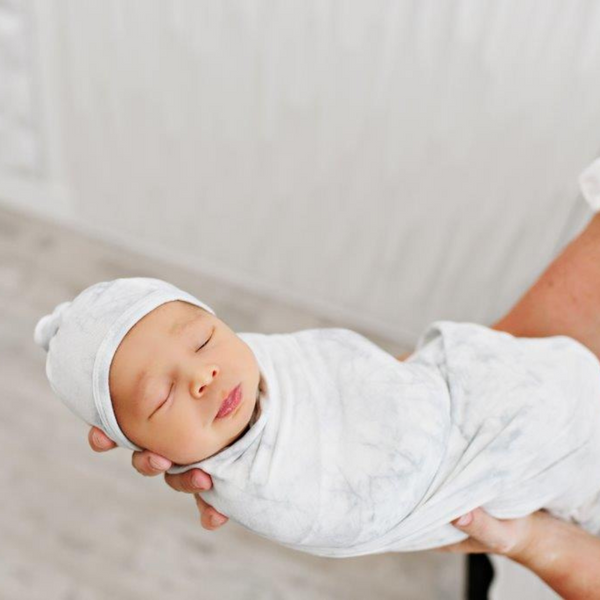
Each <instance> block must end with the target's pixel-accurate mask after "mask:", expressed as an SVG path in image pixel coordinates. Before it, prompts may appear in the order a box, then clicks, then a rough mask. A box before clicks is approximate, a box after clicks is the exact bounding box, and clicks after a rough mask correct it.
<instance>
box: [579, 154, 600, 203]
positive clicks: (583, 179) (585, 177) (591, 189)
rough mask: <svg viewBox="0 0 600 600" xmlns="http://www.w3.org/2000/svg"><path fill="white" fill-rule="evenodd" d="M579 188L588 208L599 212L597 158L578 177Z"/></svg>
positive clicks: (598, 162) (599, 172) (598, 170)
mask: <svg viewBox="0 0 600 600" xmlns="http://www.w3.org/2000/svg"><path fill="white" fill-rule="evenodd" d="M579 188H580V189H581V193H582V194H583V197H584V198H585V199H586V201H587V203H588V204H589V205H590V208H591V209H592V210H593V211H594V212H598V211H600V158H597V159H596V160H595V161H594V162H593V163H592V164H591V165H590V166H589V167H588V168H587V169H586V170H585V171H583V173H581V175H580V176H579Z"/></svg>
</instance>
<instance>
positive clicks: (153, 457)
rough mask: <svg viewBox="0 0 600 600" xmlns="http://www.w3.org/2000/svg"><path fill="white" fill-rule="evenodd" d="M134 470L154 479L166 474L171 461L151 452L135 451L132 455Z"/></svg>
mask: <svg viewBox="0 0 600 600" xmlns="http://www.w3.org/2000/svg"><path fill="white" fill-rule="evenodd" d="M131 464H132V465H133V468H134V469H135V470H136V471H137V472H138V473H141V474H142V475H146V476H148V477H154V476H155V475H160V474H161V473H164V472H165V471H166V470H167V469H168V468H169V467H170V466H171V465H172V463H171V461H170V460H169V459H167V458H165V457H164V456H160V455H159V454H154V452H150V451H149V450H140V451H135V452H133V453H132V455H131Z"/></svg>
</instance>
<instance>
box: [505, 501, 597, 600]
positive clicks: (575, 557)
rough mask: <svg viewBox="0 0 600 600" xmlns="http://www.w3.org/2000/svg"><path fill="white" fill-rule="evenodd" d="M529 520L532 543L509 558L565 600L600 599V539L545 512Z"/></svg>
mask: <svg viewBox="0 0 600 600" xmlns="http://www.w3.org/2000/svg"><path fill="white" fill-rule="evenodd" d="M532 517H533V518H534V522H533V530H534V535H533V537H532V542H531V544H529V545H528V546H527V547H526V548H525V549H524V550H523V551H522V552H520V553H519V554H518V555H517V556H511V557H510V558H512V559H513V560H515V561H516V562H518V563H520V564H522V565H523V566H524V567H526V568H528V569H530V570H531V571H533V572H534V573H535V574H536V575H537V576H538V577H540V578H541V579H542V580H543V581H545V582H546V583H547V584H548V585H549V586H550V587H551V588H552V589H553V590H555V591H556V592H557V593H558V594H560V595H561V596H562V597H563V598H566V599H567V600H580V599H581V600H583V599H586V600H593V599H595V598H600V539H599V538H597V537H595V536H593V535H591V534H589V533H587V532H586V531H584V530H583V529H581V528H579V527H577V526H575V525H573V524H571V523H566V522H564V521H561V520H559V519H556V518H554V517H552V516H550V515H548V514H547V513H544V512H540V513H536V514H535V515H532Z"/></svg>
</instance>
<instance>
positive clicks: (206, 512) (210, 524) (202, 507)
mask: <svg viewBox="0 0 600 600" xmlns="http://www.w3.org/2000/svg"><path fill="white" fill-rule="evenodd" d="M194 498H195V499H196V504H197V506H198V510H199V511H200V524H201V525H202V527H204V529H208V530H209V531H214V530H215V529H218V528H219V527H221V526H222V525H224V524H225V523H227V521H228V520H229V519H228V518H227V517H226V516H225V515H222V514H221V513H220V512H218V511H217V510H215V509H214V508H213V507H212V506H211V505H210V504H208V503H207V502H206V501H205V500H203V499H202V498H201V497H200V494H194Z"/></svg>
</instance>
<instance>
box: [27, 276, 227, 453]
mask: <svg viewBox="0 0 600 600" xmlns="http://www.w3.org/2000/svg"><path fill="white" fill-rule="evenodd" d="M174 300H183V301H185V302H189V303H190V304H194V305H196V306H199V307H200V308H203V309H204V310H207V311H208V312H210V313H212V314H213V315H214V314H216V313H215V312H214V310H213V309H212V308H210V306H208V305H206V304H205V303H204V302H201V301H200V300H198V299H197V298H195V297H194V296H192V295H191V294H188V293H187V292H184V291H183V290H180V289H179V288H177V287H175V286H174V285H172V284H170V283H167V282H166V281H162V280H161V279H153V278H149V277H129V278H122V279H114V280H112V281H102V282H99V283H96V284H94V285H92V286H90V287H88V288H86V289H85V290H83V291H82V292H81V293H80V294H79V295H78V296H76V297H75V298H74V299H73V300H72V301H67V302H61V303H60V304H58V305H57V306H56V307H55V309H54V310H53V311H52V313H51V314H49V315H46V316H44V317H42V318H41V319H40V320H39V321H38V323H37V324H36V326H35V331H34V340H35V342H36V344H38V345H39V346H41V347H42V348H44V350H46V352H47V357H46V375H47V377H48V380H49V381H50V386H51V388H52V390H53V391H54V393H55V394H56V395H57V396H58V397H59V398H60V399H61V400H62V402H63V403H64V404H66V405H67V407H68V408H69V409H70V410H71V411H72V412H74V413H75V414H76V415H77V416H78V417H80V418H81V419H83V420H84V421H85V422H86V423H88V424H89V425H95V426H96V427H98V428H99V429H101V430H102V431H104V433H105V434H106V435H107V436H108V437H109V438H110V439H111V440H113V441H114V442H115V443H116V444H118V445H119V446H123V447H125V448H129V449H131V450H142V448H139V447H138V446H137V445H135V444H133V443H132V442H131V441H130V440H129V439H127V437H125V435H124V433H123V432H122V431H121V428H120V427H119V424H118V423H117V419H116V417H115V413H114V411H113V406H112V400H111V397H110V390H109V385H108V375H109V371H110V365H111V362H112V359H113V356H114V354H115V352H116V350H117V348H118V346H119V344H120V343H121V340H122V339H123V338H124V337H125V335H126V334H127V332H128V331H129V330H130V329H131V328H132V327H133V326H134V325H135V324H136V323H137V322H138V321H139V320H140V319H141V318H142V317H143V316H144V315H146V314H148V313H149V312H150V311H151V310H153V309H155V308H156V307H158V306H160V305H161V304H164V303H165V302H171V301H174Z"/></svg>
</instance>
